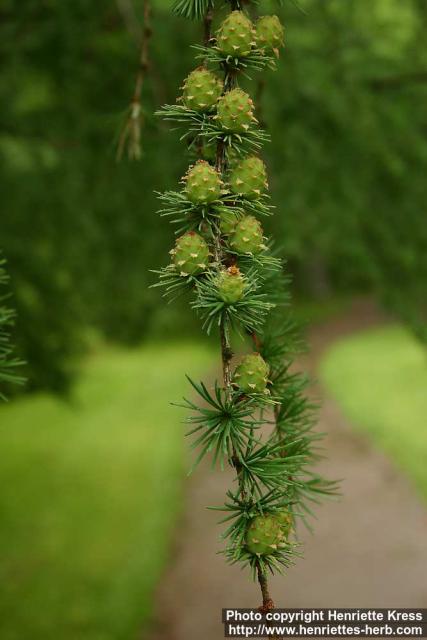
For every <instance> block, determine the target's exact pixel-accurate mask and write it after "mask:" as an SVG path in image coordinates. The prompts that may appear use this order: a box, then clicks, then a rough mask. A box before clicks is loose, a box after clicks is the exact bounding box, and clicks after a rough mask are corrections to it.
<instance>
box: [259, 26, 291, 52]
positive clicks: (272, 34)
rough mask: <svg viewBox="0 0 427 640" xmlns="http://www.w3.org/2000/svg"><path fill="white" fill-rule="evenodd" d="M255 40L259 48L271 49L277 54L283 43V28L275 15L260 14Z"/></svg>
mask: <svg viewBox="0 0 427 640" xmlns="http://www.w3.org/2000/svg"><path fill="white" fill-rule="evenodd" d="M256 42H257V45H258V47H259V48H260V49H264V50H265V51H273V52H274V53H275V54H276V56H277V57H278V56H279V49H280V48H281V47H283V46H284V44H285V30H284V29H283V25H282V23H281V22H280V20H279V18H278V17H277V16H262V17H261V18H259V19H258V21H257V23H256Z"/></svg>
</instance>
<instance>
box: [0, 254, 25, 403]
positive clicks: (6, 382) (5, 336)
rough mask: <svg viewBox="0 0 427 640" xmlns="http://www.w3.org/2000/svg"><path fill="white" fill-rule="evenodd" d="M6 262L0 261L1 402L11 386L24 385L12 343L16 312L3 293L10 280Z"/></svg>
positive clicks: (20, 363) (19, 363)
mask: <svg viewBox="0 0 427 640" xmlns="http://www.w3.org/2000/svg"><path fill="white" fill-rule="evenodd" d="M4 264H5V261H4V260H0V287H1V291H0V400H5V399H6V389H7V388H8V387H9V386H10V385H11V384H22V383H23V378H22V377H21V376H19V375H18V374H17V373H16V367H18V366H20V365H22V362H20V361H19V360H18V359H17V358H15V357H14V355H13V347H12V345H11V342H10V329H11V327H12V325H13V320H14V316H15V314H14V312H13V310H12V309H10V308H9V307H8V306H6V301H7V298H8V295H7V294H5V293H4V292H3V289H4V286H5V285H6V284H7V282H8V280H9V278H8V276H7V274H6V271H5V269H4Z"/></svg>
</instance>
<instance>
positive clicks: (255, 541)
mask: <svg viewBox="0 0 427 640" xmlns="http://www.w3.org/2000/svg"><path fill="white" fill-rule="evenodd" d="M282 541H283V532H282V529H281V527H280V524H279V523H278V522H277V520H276V518H275V517H274V516H268V515H267V516H256V518H253V520H251V522H250V524H249V526H248V529H247V531H246V547H247V549H248V551H249V552H250V553H253V554H254V555H260V556H268V555H269V554H271V553H274V551H276V550H277V549H278V547H279V545H280V543H281V542H282Z"/></svg>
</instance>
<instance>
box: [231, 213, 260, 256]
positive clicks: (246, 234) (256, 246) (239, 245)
mask: <svg viewBox="0 0 427 640" xmlns="http://www.w3.org/2000/svg"><path fill="white" fill-rule="evenodd" d="M262 234H263V231H262V226H261V223H260V222H259V220H257V219H256V218H255V217H254V216H244V217H243V218H242V219H241V220H239V222H238V223H237V224H236V226H235V229H234V231H233V233H232V235H231V236H230V247H231V248H232V249H233V250H234V251H237V253H252V254H256V253H259V252H260V251H262V250H263V249H265V245H264V244H263V235H262Z"/></svg>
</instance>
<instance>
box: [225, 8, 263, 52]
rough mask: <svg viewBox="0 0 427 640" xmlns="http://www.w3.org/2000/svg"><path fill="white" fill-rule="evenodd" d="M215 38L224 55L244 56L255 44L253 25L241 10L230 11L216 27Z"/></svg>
mask: <svg viewBox="0 0 427 640" xmlns="http://www.w3.org/2000/svg"><path fill="white" fill-rule="evenodd" d="M216 40H217V45H218V49H219V50H220V51H221V53H222V54H224V55H225V56H233V57H234V58H244V57H246V56H247V55H248V54H249V53H250V51H251V49H252V47H253V46H254V45H255V30H254V26H253V24H252V22H251V21H250V19H249V18H248V17H247V16H246V15H245V14H244V13H243V12H242V11H232V13H230V14H229V15H228V16H227V17H226V19H225V20H224V22H223V23H222V25H221V26H220V28H219V29H218V32H217V36H216Z"/></svg>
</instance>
